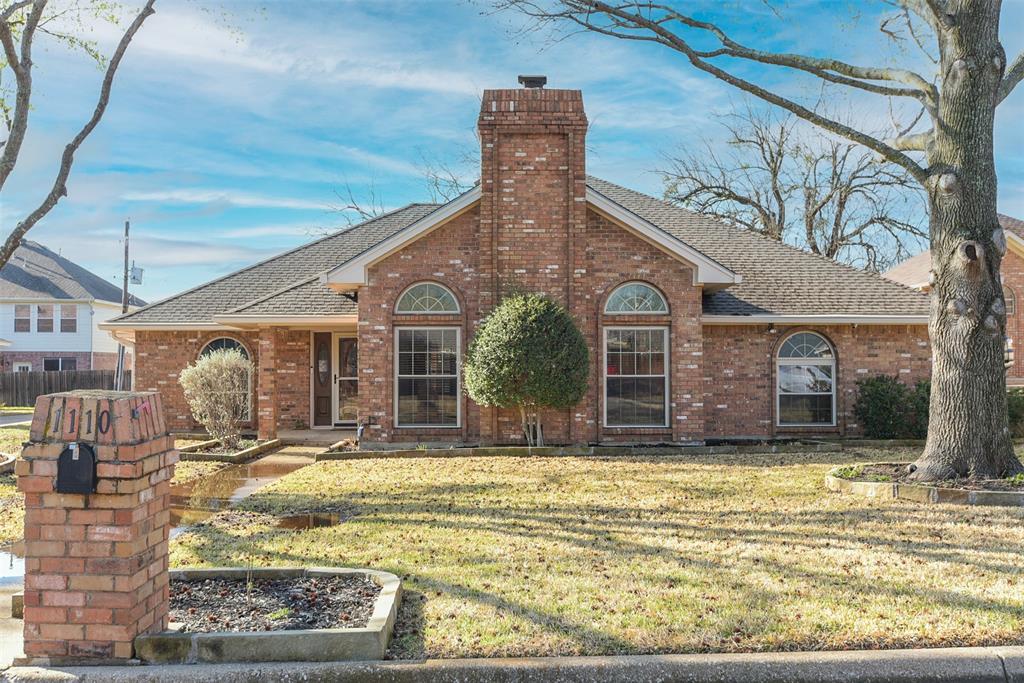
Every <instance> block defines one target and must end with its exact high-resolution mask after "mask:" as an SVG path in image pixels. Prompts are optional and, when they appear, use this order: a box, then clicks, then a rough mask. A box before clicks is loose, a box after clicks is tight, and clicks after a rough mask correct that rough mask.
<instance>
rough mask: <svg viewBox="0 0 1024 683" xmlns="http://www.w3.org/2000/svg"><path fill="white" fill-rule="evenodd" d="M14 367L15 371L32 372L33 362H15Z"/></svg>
mask: <svg viewBox="0 0 1024 683" xmlns="http://www.w3.org/2000/svg"><path fill="white" fill-rule="evenodd" d="M12 367H13V368H14V372H32V364H31V363H27V362H24V361H19V362H17V363H14V364H13V366H12Z"/></svg>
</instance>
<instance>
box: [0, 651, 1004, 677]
mask: <svg viewBox="0 0 1024 683" xmlns="http://www.w3.org/2000/svg"><path fill="white" fill-rule="evenodd" d="M0 681H7V682H10V683H15V682H17V683H29V682H39V683H42V682H50V681H54V682H56V681H60V682H62V683H68V682H71V681H76V682H77V681H81V682H82V683H129V682H131V683H169V682H171V681H175V682H181V683H199V682H201V681H216V682H217V683H256V682H261V681H266V682H267V683H271V682H276V681H281V682H282V683H299V682H300V681H301V682H302V683H327V682H328V681H330V682H331V683H348V682H352V683H356V682H359V683H426V682H428V681H429V682H431V683H548V682H552V683H553V682H555V681H558V682H559V683H561V682H568V683H589V682H590V681H611V682H616V683H617V682H619V681H621V682H622V683H636V682H638V681H658V682H659V683H675V682H679V683H697V682H698V681H699V682H700V683H734V682H735V683H752V682H754V681H757V682H759V683H812V682H813V683H822V682H824V683H838V682H843V683H925V682H929V683H931V682H936V683H1024V647H1004V648H998V647H990V648H950V649H935V650H888V651H878V650H870V651H851V652H777V653H756V654H731V655H649V656H643V655H641V656H624V657H547V658H532V659H453V660H428V661H425V662H354V663H336V664H335V663H327V664H222V665H217V666H203V665H191V666H145V667H144V666H139V667H91V668H84V667H79V668H66V669H38V668H27V667H26V668H13V669H9V670H8V671H7V672H6V673H4V674H0Z"/></svg>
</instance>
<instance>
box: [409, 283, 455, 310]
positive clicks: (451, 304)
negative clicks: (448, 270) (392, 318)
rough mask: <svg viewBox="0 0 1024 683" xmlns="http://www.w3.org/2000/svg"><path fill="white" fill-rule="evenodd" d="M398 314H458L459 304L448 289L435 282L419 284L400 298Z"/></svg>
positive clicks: (410, 288)
mask: <svg viewBox="0 0 1024 683" xmlns="http://www.w3.org/2000/svg"><path fill="white" fill-rule="evenodd" d="M395 312H396V313H458V312H459V302H458V301H456V300H455V295H454V294H452V293H451V292H450V291H449V290H448V289H447V288H445V287H443V286H441V285H439V284H437V283H435V282H418V283H416V284H415V285H413V286H412V287H409V288H408V289H407V290H405V291H404V292H402V296H400V297H398V305H396V306H395Z"/></svg>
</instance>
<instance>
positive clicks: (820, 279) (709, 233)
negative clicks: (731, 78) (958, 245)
mask: <svg viewBox="0 0 1024 683" xmlns="http://www.w3.org/2000/svg"><path fill="white" fill-rule="evenodd" d="M587 184H588V185H589V186H590V187H591V188H592V189H594V190H596V191H597V192H599V193H601V194H603V195H604V196H606V197H608V198H609V199H611V200H613V201H615V202H617V203H618V204H620V205H621V206H623V207H625V208H626V209H629V210H630V211H632V212H633V213H635V214H637V215H638V216H640V217H641V218H644V219H645V220H647V221H649V222H651V223H653V224H655V225H657V226H658V227H660V228H661V229H662V230H665V231H666V232H669V233H671V234H672V235H674V236H676V237H677V238H679V239H680V240H682V241H683V242H685V243H686V244H688V245H690V246H691V247H693V248H694V249H697V250H698V251H700V252H702V253H703V254H705V255H706V256H708V257H710V258H713V259H714V260H716V261H718V262H719V263H721V264H722V265H723V266H725V267H726V268H729V269H730V270H732V271H734V272H736V273H739V274H740V275H741V276H742V278H743V281H742V282H741V283H739V284H736V285H732V286H730V287H728V288H726V289H723V290H719V291H716V292H711V293H708V294H706V295H705V296H704V314H705V315H927V314H928V298H927V297H926V296H923V295H922V294H919V293H917V292H915V291H913V290H911V289H909V288H907V287H904V286H902V285H899V284H896V283H893V282H890V281H889V280H886V279H884V278H883V277H881V276H880V275H877V274H874V273H868V272H865V271H862V270H858V269H856V268H852V267H849V266H845V265H841V264H838V263H835V262H834V261H831V260H829V259H827V258H825V257H823V256H818V255H816V254H811V253H808V252H806V251H803V250H801V249H797V248H796V247H792V246H789V245H787V244H782V243H780V242H776V241H774V240H770V239H768V238H765V237H761V236H760V235H757V234H755V233H752V232H750V231H748V230H743V229H741V228H736V227H733V226H731V225H727V224H725V223H723V222H721V221H718V220H715V219H713V218H707V217H705V216H701V215H700V214H696V213H694V212H692V211H687V210H686V209H683V208H680V207H678V206H673V205H672V204H669V203H667V202H664V201H661V200H659V199H655V198H654V197H651V196H648V195H645V194H642V193H640V192H636V191H635V190H630V189H628V188H625V187H621V186H619V185H615V184H614V183H610V182H608V181H606V180H601V179H599V178H594V177H590V178H588V180H587Z"/></svg>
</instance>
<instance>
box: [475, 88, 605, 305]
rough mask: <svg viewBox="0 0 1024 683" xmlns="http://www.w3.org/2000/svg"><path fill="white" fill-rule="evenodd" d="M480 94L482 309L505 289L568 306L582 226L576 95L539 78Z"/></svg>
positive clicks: (581, 141)
mask: <svg viewBox="0 0 1024 683" xmlns="http://www.w3.org/2000/svg"><path fill="white" fill-rule="evenodd" d="M519 82H520V83H522V84H523V85H524V86H526V87H523V88H518V89H507V90H485V91H484V95H483V102H482V103H481V107H480V118H479V119H478V122H477V127H478V129H479V131H480V147H481V154H480V183H481V204H480V274H481V276H482V277H481V282H480V304H481V313H482V314H486V313H487V312H488V311H489V310H490V309H491V308H492V307H493V306H494V304H495V303H496V302H497V301H499V300H500V299H501V296H502V294H503V293H507V292H508V291H509V290H510V288H518V289H523V290H527V291H532V292H541V293H544V294H547V295H549V296H551V297H552V298H553V299H555V300H556V301H559V302H560V303H562V304H564V305H566V306H571V300H572V278H573V272H574V270H575V263H574V261H575V260H576V259H577V258H578V256H577V255H576V254H575V250H576V243H577V242H579V243H580V245H579V246H582V240H583V234H584V231H585V229H586V203H585V202H586V154H585V149H584V145H585V142H586V134H587V117H586V114H585V113H584V111H583V94H582V93H581V92H580V91H579V90H549V89H547V88H544V87H543V86H544V85H545V84H546V82H547V78H545V77H543V76H520V77H519Z"/></svg>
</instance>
